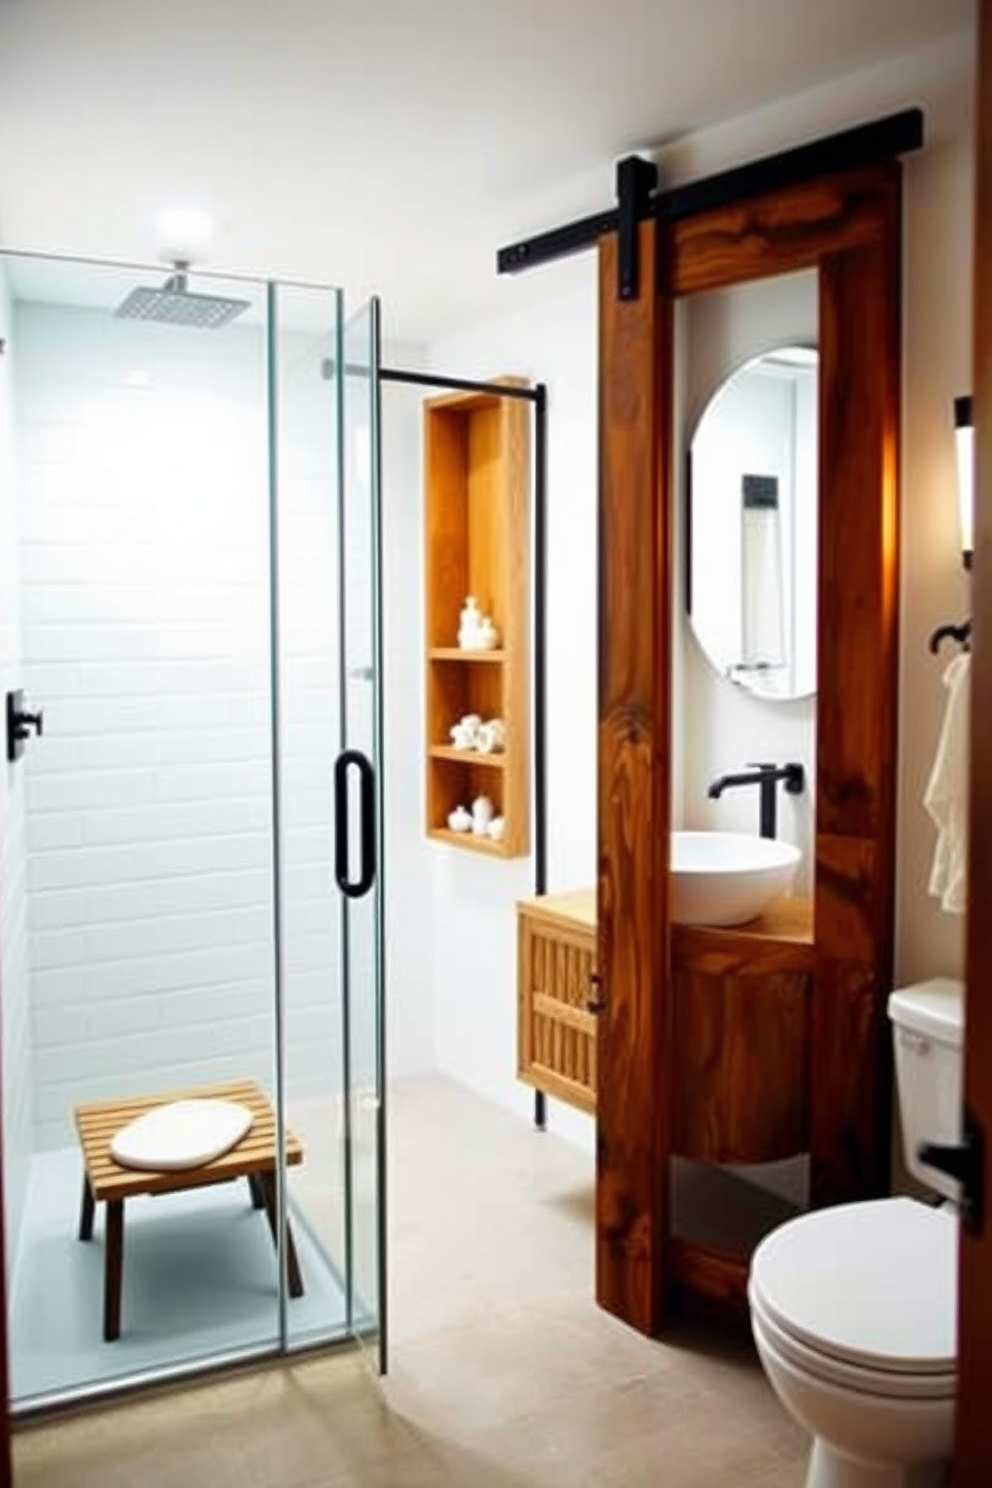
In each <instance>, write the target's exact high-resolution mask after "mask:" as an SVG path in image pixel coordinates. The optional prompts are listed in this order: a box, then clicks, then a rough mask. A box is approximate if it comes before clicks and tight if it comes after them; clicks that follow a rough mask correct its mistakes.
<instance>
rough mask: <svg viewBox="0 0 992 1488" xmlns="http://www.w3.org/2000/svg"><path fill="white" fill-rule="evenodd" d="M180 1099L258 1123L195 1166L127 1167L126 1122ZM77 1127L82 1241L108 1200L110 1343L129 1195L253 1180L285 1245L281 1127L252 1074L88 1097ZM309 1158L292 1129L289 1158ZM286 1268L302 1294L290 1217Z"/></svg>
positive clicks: (294, 1293)
mask: <svg viewBox="0 0 992 1488" xmlns="http://www.w3.org/2000/svg"><path fill="white" fill-rule="evenodd" d="M177 1100H229V1101H237V1102H239V1103H240V1104H241V1105H244V1106H247V1107H248V1109H249V1110H250V1111H251V1113H252V1124H251V1126H250V1127H249V1128H248V1130H247V1132H246V1133H245V1135H244V1136H243V1137H242V1138H241V1141H240V1142H238V1143H236V1145H235V1146H234V1147H231V1148H230V1149H229V1150H228V1151H227V1152H224V1153H222V1154H221V1156H220V1157H217V1158H214V1160H213V1162H209V1163H203V1164H202V1165H201V1166H200V1167H196V1168H177V1169H172V1170H170V1171H153V1170H149V1169H138V1168H124V1167H121V1165H120V1164H119V1163H117V1162H115V1161H114V1159H113V1158H112V1157H111V1155H110V1143H111V1141H112V1140H113V1137H114V1135H115V1133H116V1132H118V1131H120V1129H121V1127H122V1126H125V1125H126V1124H127V1123H128V1122H130V1121H133V1120H135V1118H136V1117H138V1116H143V1115H144V1114H145V1112H146V1111H151V1110H153V1109H154V1107H155V1106H163V1105H166V1104H168V1103H169V1102H171V1101H177ZM75 1117H76V1130H77V1131H78V1133H79V1141H80V1144H81V1146H82V1149H83V1202H82V1210H81V1212H80V1216H79V1238H80V1240H92V1238H93V1219H94V1213H95V1210H96V1205H97V1204H98V1203H100V1202H101V1201H103V1202H104V1203H106V1205H107V1236H106V1249H105V1254H104V1273H103V1274H104V1280H103V1336H104V1338H105V1340H106V1341H107V1342H108V1343H112V1342H113V1340H114V1339H115V1338H119V1337H120V1332H121V1280H122V1273H123V1267H124V1200H125V1199H133V1198H137V1197H138V1195H139V1194H162V1193H179V1192H180V1191H181V1190H183V1189H187V1188H204V1187H206V1186H207V1185H208V1184H212V1183H230V1182H232V1181H233V1180H235V1179H237V1178H247V1180H248V1187H249V1189H250V1191H251V1201H252V1205H253V1207H254V1208H256V1209H263V1208H264V1210H265V1213H266V1216H267V1218H268V1221H269V1229H270V1230H271V1232H272V1239H273V1241H274V1242H275V1243H276V1244H277V1245H278V1240H277V1235H278V1220H277V1218H276V1167H275V1164H276V1127H275V1116H274V1113H273V1110H272V1103H271V1101H270V1100H269V1098H268V1096H267V1095H266V1094H265V1092H264V1091H263V1090H262V1089H261V1087H260V1086H258V1085H256V1084H255V1082H254V1081H253V1080H241V1081H237V1082H235V1083H233V1084H229V1085H207V1086H203V1087H201V1088H200V1089H197V1090H183V1091H180V1092H178V1093H173V1094H171V1095H145V1096H126V1097H124V1098H123V1099H121V1100H116V1101H89V1102H87V1103H86V1104H85V1105H81V1106H77V1107H76V1109H75ZM302 1161H303V1147H302V1145H301V1143H300V1141H299V1138H297V1137H295V1136H294V1135H293V1134H292V1132H287V1133H286V1163H287V1165H288V1166H289V1167H296V1166H297V1165H298V1164H299V1163H302ZM286 1271H287V1276H288V1280H289V1293H290V1296H291V1297H302V1295H303V1279H302V1277H301V1275H300V1264H299V1261H298V1259H297V1255H296V1246H295V1245H294V1243H293V1232H292V1230H291V1229H290V1224H289V1217H288V1216H287V1218H286Z"/></svg>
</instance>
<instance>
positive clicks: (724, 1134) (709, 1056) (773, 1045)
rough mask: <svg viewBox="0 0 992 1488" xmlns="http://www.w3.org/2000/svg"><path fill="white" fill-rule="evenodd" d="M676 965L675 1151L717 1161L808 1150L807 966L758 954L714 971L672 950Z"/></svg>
mask: <svg viewBox="0 0 992 1488" xmlns="http://www.w3.org/2000/svg"><path fill="white" fill-rule="evenodd" d="M673 963H674V968H673V975H672V983H671V997H672V1002H673V1021H672V1046H673V1048H675V1049H677V1050H678V1057H677V1058H676V1059H675V1060H674V1061H673V1064H672V1087H671V1109H672V1130H671V1148H672V1151H673V1152H675V1153H677V1154H678V1155H679V1156H680V1157H686V1158H690V1159H692V1160H694V1161H696V1162H712V1163H732V1162H739V1163H748V1162H778V1161H780V1160H781V1159H783V1158H787V1157H794V1156H796V1155H798V1154H799V1153H802V1152H805V1151H806V1150H807V1147H808V1138H809V1121H808V1092H809V1060H810V1043H809V1006H810V1000H811V987H812V977H811V976H810V972H809V969H808V968H807V969H806V970H802V971H781V970H770V969H769V968H768V966H767V965H763V964H762V961H761V958H760V956H758V955H755V956H754V958H753V960H752V961H751V962H750V964H747V963H745V964H743V965H740V964H739V965H737V966H736V967H735V968H733V969H725V970H723V971H721V972H718V973H716V974H714V973H710V972H704V971H700V970H697V969H696V967H695V966H694V964H693V963H692V961H691V960H690V962H689V964H680V963H679V960H678V957H677V953H676V952H675V951H674V948H673ZM772 964H774V962H773V963H772Z"/></svg>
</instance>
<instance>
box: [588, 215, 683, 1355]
mask: <svg viewBox="0 0 992 1488" xmlns="http://www.w3.org/2000/svg"><path fill="white" fill-rule="evenodd" d="M639 258H640V292H639V295H638V297H637V299H633V300H620V299H618V297H617V239H616V235H615V234H614V235H611V236H610V237H607V238H604V239H603V241H602V243H601V245H600V251H599V265H600V296H599V325H600V359H601V360H600V366H601V369H603V368H613V369H619V375H609V376H603V375H602V371H601V377H600V471H599V487H600V493H599V501H600V509H599V530H600V543H599V554H600V557H599V564H600V570H599V602H600V657H599V765H598V771H599V781H598V818H599V827H598V833H599V867H598V873H599V887H598V903H597V915H598V946H597V963H598V968H599V975H600V977H601V979H602V984H603V988H604V989H605V990H604V997H603V999H602V1000H603V1002H604V1007H603V1011H602V1012H601V1014H600V1019H599V1032H598V1045H599V1053H598V1058H599V1067H600V1068H601V1069H605V1070H607V1071H608V1072H609V1073H608V1078H607V1079H606V1080H602V1081H600V1084H599V1095H598V1111H597V1180H596V1209H597V1232H598V1241H597V1246H596V1297H597V1301H598V1302H599V1303H600V1305H601V1306H602V1307H604V1308H606V1310H607V1311H608V1312H612V1313H615V1314H616V1315H617V1316H618V1317H621V1318H623V1319H624V1320H625V1321H626V1322H630V1323H633V1325H634V1326H635V1327H636V1328H639V1329H640V1330H641V1331H642V1332H644V1333H654V1332H656V1331H657V1329H658V1327H659V1325H660V1323H661V1319H662V1308H663V1303H664V1286H663V1284H662V1277H661V1271H660V1268H661V1265H662V1252H663V1248H664V1237H665V1234H666V1232H667V1228H668V1223H667V1218H668V1216H667V1207H668V1149H669V1145H670V1142H669V1135H668V1130H667V1125H668V1107H667V1103H666V1101H665V1100H663V1099H661V1098H660V1095H661V1091H662V1090H663V1089H664V1082H663V1079H662V1078H661V1072H662V1071H664V1070H665V1068H666V1065H667V1058H668V1027H667V1003H666V999H665V998H664V997H663V996H662V997H659V996H657V995H656V991H657V989H658V988H663V987H664V985H665V982H666V981H667V975H668V973H667V963H668V904H667V899H668V841H669V826H670V815H671V805H670V801H671V790H670V780H671V729H670V724H669V718H670V712H671V708H670V701H669V699H670V693H671V676H670V673H671V605H670V592H671V586H670V582H669V573H670V566H671V546H672V534H671V522H672V502H671V499H670V491H669V482H670V475H669V468H670V461H669V460H668V458H667V446H666V441H667V439H668V438H669V430H670V428H671V400H672V394H671V372H672V302H671V300H670V299H668V298H665V297H662V296H661V295H659V292H658V257H657V252H656V224H655V223H654V222H645V223H642V224H641V227H640V229H639ZM611 989H616V990H617V992H618V994H619V995H616V996H613V995H611Z"/></svg>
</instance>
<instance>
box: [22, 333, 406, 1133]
mask: <svg viewBox="0 0 992 1488" xmlns="http://www.w3.org/2000/svg"><path fill="white" fill-rule="evenodd" d="M287 308H288V306H287ZM16 339H17V343H18V348H19V350H20V352H21V356H20V359H19V375H18V381H17V388H16V397H17V414H18V418H17V435H18V439H17V443H18V449H19V455H20V474H21V481H20V499H19V506H20V517H21V529H22V530H21V560H22V583H21V592H22V598H23V606H24V614H25V625H24V648H25V683H26V686H27V687H28V688H29V691H30V695H31V696H32V698H33V699H34V700H35V701H37V702H38V703H39V704H41V705H43V706H44V708H45V713H46V731H45V738H44V740H43V741H41V742H40V743H39V744H38V745H37V746H36V747H34V748H32V750H31V751H30V754H29V756H28V758H27V759H26V762H25V763H26V769H25V774H26V779H27V788H28V860H29V882H30V904H31V922H30V923H31V946H32V969H33V975H32V986H31V1003H32V1010H31V1017H32V1030H31V1033H32V1049H33V1062H34V1073H35V1095H34V1099H35V1141H36V1145H37V1146H39V1147H46V1146H53V1145H61V1144H62V1143H64V1142H66V1141H68V1140H71V1126H70V1121H71V1108H72V1105H73V1104H74V1103H75V1102H76V1101H77V1100H80V1099H86V1098H95V1097H99V1096H105V1095H107V1094H113V1093H115V1092H121V1091H128V1090H155V1089H168V1088H170V1087H176V1086H181V1085H184V1084H195V1083H203V1082H205V1081H212V1080H219V1079H224V1078H239V1077H244V1076H255V1077H257V1078H259V1079H261V1080H263V1081H264V1082H265V1083H269V1082H270V1080H271V1066H272V1040H273V949H272V947H273V939H272V936H273V930H272V888H271V872H272V836H271V749H270V732H269V608H268V509H267V476H266V437H265V430H266V422H265V383H264V336H263V332H262V329H261V326H260V324H251V323H250V322H246V323H245V324H244V325H243V326H234V327H231V328H230V329H229V330H227V331H225V332H224V333H223V334H221V335H216V336H215V335H212V334H207V333H200V334H199V335H194V334H192V333H190V332H184V331H182V330H175V329H173V328H170V327H161V326H146V325H142V324H134V323H130V322H120V321H116V320H113V319H112V318H110V317H108V316H107V315H106V314H105V313H103V312H101V311H95V310H78V309H75V310H74V309H69V308H67V307H63V306H52V305H35V304H26V305H21V306H19V307H18V309H17V314H16ZM320 350H321V349H320V346H319V345H318V344H317V343H315V340H314V338H313V337H312V336H304V335H302V334H300V333H296V332H292V331H285V332H283V333H282V334H281V335H280V342H279V355H278V376H279V393H280V396H279V409H280V413H279V425H278V434H279V438H278V442H277V450H278V460H279V472H278V473H279V490H280V580H281V601H282V602H281V656H282V668H281V704H282V773H281V777H280V781H281V788H282V789H281V829H282V837H283V847H284V919H283V930H284V944H285V962H284V969H285V1006H286V1013H287V1036H286V1052H287V1075H288V1091H289V1096H290V1100H291V1101H300V1100H308V1099H311V1098H313V1097H315V1096H318V1095H321V1096H325V1095H331V1094H333V1093H334V1092H335V1091H336V1090H337V1089H338V1088H339V1083H340V1073H341V1047H340V1045H341V1040H340V978H339V971H338V958H339V927H340V900H339V897H338V895H337V893H336V891H335V890H334V888H333V878H332V870H331V847H332V837H331V834H332V821H333V816H332V799H331V765H332V762H333V759H334V756H335V755H336V753H337V750H338V727H339V706H338V689H337V682H336V677H337V660H338V651H337V648H338V616H337V523H336V515H335V508H334V478H335V459H336V454H335V445H334V408H333V402H332V394H331V390H330V387H329V385H328V384H327V383H326V382H325V381H324V380H323V379H322V378H321V376H320ZM325 350H326V348H325ZM417 412H418V410H417V407H416V406H411V401H410V399H409V398H404V397H403V396H400V397H399V398H398V399H394V401H393V406H392V409H391V412H390V416H389V419H388V420H387V422H386V424H385V427H384V431H383V433H384V463H385V470H386V484H387V506H388V510H387V512H386V515H385V519H384V523H385V529H386V530H385V541H386V545H387V551H388V553H389V554H390V564H389V568H388V571H387V574H386V582H385V591H386V597H387V598H386V611H387V615H386V636H385V648H386V657H387V665H386V685H387V686H391V685H392V682H393V678H394V677H395V678H396V679H397V684H398V685H399V686H400V690H401V691H402V689H403V687H405V688H406V693H407V697H408V699H409V700H410V706H407V707H404V706H403V705H402V704H401V705H400V706H399V707H397V708H395V709H394V708H392V707H391V706H389V707H388V708H387V713H388V716H389V717H390V719H391V720H392V722H391V725H390V726H389V727H388V728H387V793H388V794H389V795H390V796H391V798H392V799H391V801H390V807H391V808H392V805H393V800H396V801H402V803H403V806H402V807H400V808H399V809H398V810H397V811H396V813H395V817H394V816H393V815H390V816H389V817H388V818H387V871H388V861H389V859H390V858H391V857H392V855H393V853H394V851H395V853H396V856H397V859H398V863H399V864H400V865H402V848H403V843H404V841H405V840H406V836H407V834H406V833H405V830H404V825H403V824H404V820H405V817H404V810H405V811H406V813H407V816H412V814H413V813H414V812H415V811H417V809H418V806H419V798H418V794H417V791H416V790H415V789H411V785H412V770H411V768H410V765H409V761H410V760H411V759H414V760H419V750H420V743H421V730H420V727H419V713H418V710H417V708H416V706H415V705H414V695H413V691H412V678H413V676H414V669H413V658H414V656H416V659H417V662H418V663H419V656H420V650H419V636H418V626H417V624H416V613H417V612H416V600H415V599H414V598H413V595H414V592H415V586H414V584H413V582H412V581H411V577H410V574H409V569H410V558H409V551H408V547H407V541H408V538H409V535H410V531H411V530H412V528H413V527H417V528H418V530H419V465H418V463H417V462H416V459H415V450H416V445H417V440H418V433H417V430H418V423H419V420H418V418H417ZM411 451H413V452H414V456H413V458H412V457H411ZM360 527H361V524H360V523H359V524H357V528H356V530H360ZM366 529H367V524H366ZM351 533H352V529H351V528H349V537H348V539H347V540H349V541H350V539H351ZM359 542H360V546H361V547H362V551H361V552H359V553H357V554H355V555H354V556H355V557H356V559H357V560H358V562H359V563H360V564H361V563H367V560H368V553H369V540H368V536H367V533H366V536H365V538H364V542H362V540H361V539H359ZM351 557H352V554H351V553H349V559H350V558H351ZM355 572H356V574H360V573H361V572H362V569H361V568H360V567H356V569H355ZM359 587H360V585H359V584H358V583H357V582H356V585H355V593H357V592H358V589H359ZM9 592H16V591H13V590H11V591H9ZM411 611H412V613H411ZM367 616H368V609H367V605H366V606H365V607H364V610H363V613H362V614H360V615H357V616H356V627H357V630H359V631H361V633H362V635H363V636H366V638H367ZM362 644H365V641H363V642H362ZM362 685H363V686H364V687H365V688H366V689H367V688H368V683H367V682H365V683H364V684H362ZM394 820H395V823H396V826H395V828H394V826H393V822H394ZM410 880H411V875H409V874H408V873H407V872H405V871H401V872H400V873H398V874H397V876H396V877H395V879H389V878H387V883H388V884H389V885H390V886H391V885H392V884H393V883H395V885H396V888H395V891H394V898H395V901H396V902H395V912H394V907H393V905H392V904H391V906H390V913H389V927H390V928H389V934H390V950H391V952H392V954H391V956H390V960H389V967H390V971H391V973H392V976H391V982H392V985H391V994H392V995H391V1007H395V1008H396V1009H397V1010H398V1011H397V1012H396V1014H395V1015H392V1016H391V1031H392V1033H393V1038H392V1039H391V1041H390V1048H391V1068H392V1069H393V1071H394V1072H410V1071H411V1070H413V1069H422V1068H424V1067H426V1066H429V1064H430V1063H431V1060H432V1038H431V1019H430V1013H429V996H428V994H429V988H430V976H429V969H428V967H427V964H426V958H425V957H424V956H423V955H418V954H417V951H418V949H419V947H420V944H421V936H420V926H421V924H422V920H423V915H422V912H421V909H420V907H419V905H418V891H419V883H420V882H422V880H421V881H415V887H414V890H413V892H410ZM420 892H422V891H420ZM356 972H357V973H360V965H356ZM356 995H359V989H358V988H357V987H356ZM421 996H423V997H425V998H426V1005H425V1006H421V1005H420V1002H419V1001H418V998H419V997H421ZM370 1027H371V1023H370Z"/></svg>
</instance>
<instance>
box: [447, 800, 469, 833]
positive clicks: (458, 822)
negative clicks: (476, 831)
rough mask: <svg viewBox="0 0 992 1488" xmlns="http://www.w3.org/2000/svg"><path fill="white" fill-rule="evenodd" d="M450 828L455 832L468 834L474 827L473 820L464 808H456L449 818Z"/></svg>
mask: <svg viewBox="0 0 992 1488" xmlns="http://www.w3.org/2000/svg"><path fill="white" fill-rule="evenodd" d="M448 826H449V827H450V828H451V830H452V831H453V832H467V831H468V830H469V829H470V828H471V827H472V826H473V822H472V818H471V816H469V814H468V812H467V811H466V810H465V807H464V806H456V807H455V809H454V811H452V813H451V815H450V816H449V817H448Z"/></svg>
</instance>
